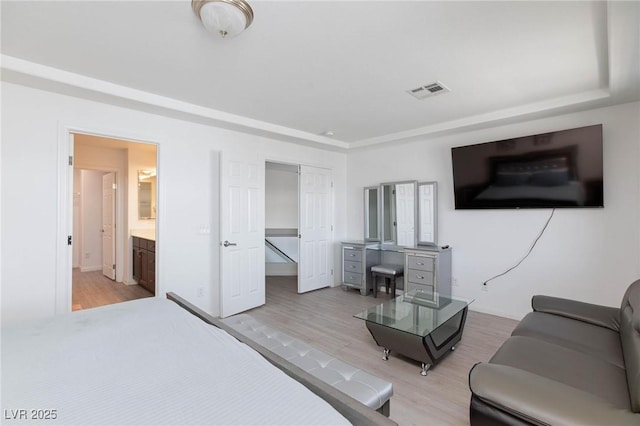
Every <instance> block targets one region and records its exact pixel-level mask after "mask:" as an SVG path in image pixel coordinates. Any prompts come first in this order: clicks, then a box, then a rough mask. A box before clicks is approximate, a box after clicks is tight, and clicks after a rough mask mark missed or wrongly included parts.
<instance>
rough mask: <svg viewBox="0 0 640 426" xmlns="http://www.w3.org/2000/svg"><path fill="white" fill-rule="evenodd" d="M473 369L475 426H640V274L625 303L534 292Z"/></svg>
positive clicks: (470, 382) (470, 377)
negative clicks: (526, 309) (595, 302)
mask: <svg viewBox="0 0 640 426" xmlns="http://www.w3.org/2000/svg"><path fill="white" fill-rule="evenodd" d="M532 307H533V312H531V313H529V314H527V315H526V316H525V317H524V318H523V319H522V321H521V322H520V324H518V326H517V327H516V328H515V330H514V331H513V333H512V334H511V337H509V338H508V339H507V340H506V342H505V343H504V344H503V345H502V346H501V347H500V349H499V350H498V352H496V354H495V355H494V356H493V357H492V358H491V360H490V361H489V362H488V363H479V364H476V365H475V366H474V367H473V368H472V369H471V372H470V373H469V386H470V388H471V407H470V420H471V424H472V425H495V424H509V425H524V424H536V425H541V424H545V425H555V424H571V425H577V424H580V425H587V424H593V425H640V280H638V281H636V282H634V283H633V284H631V285H630V286H629V288H628V289H627V291H626V292H625V295H624V297H623V299H622V304H621V307H620V309H618V308H612V307H607V306H600V305H592V304H588V303H582V302H578V301H574V300H567V299H560V298H555V297H548V296H534V297H533V300H532Z"/></svg>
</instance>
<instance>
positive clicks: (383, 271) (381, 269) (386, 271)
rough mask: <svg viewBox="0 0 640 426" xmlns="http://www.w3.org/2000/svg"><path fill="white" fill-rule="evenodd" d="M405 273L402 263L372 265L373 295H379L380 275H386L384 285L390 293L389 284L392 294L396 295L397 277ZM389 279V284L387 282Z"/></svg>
mask: <svg viewBox="0 0 640 426" xmlns="http://www.w3.org/2000/svg"><path fill="white" fill-rule="evenodd" d="M403 274H404V267H403V266H402V265H391V264H381V265H375V266H372V267H371V281H373V297H378V277H384V283H385V284H384V285H385V287H386V288H387V294H389V285H390V286H391V292H392V293H391V295H392V296H393V297H396V278H398V277H401V276H402V275H403ZM387 280H389V284H387Z"/></svg>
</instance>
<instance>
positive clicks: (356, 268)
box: [344, 260, 362, 274]
mask: <svg viewBox="0 0 640 426" xmlns="http://www.w3.org/2000/svg"><path fill="white" fill-rule="evenodd" d="M348 272H357V273H362V262H353V261H351V260H345V261H344V273H345V274H346V273H348Z"/></svg>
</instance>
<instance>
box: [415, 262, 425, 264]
mask: <svg viewBox="0 0 640 426" xmlns="http://www.w3.org/2000/svg"><path fill="white" fill-rule="evenodd" d="M416 264H417V265H424V262H416Z"/></svg>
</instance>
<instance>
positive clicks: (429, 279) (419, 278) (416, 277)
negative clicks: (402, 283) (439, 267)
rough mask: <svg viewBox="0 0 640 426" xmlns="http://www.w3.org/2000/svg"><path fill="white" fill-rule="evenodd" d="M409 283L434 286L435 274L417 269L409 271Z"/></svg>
mask: <svg viewBox="0 0 640 426" xmlns="http://www.w3.org/2000/svg"><path fill="white" fill-rule="evenodd" d="M407 281H408V282H411V283H416V284H422V285H430V286H432V285H433V273H431V272H430V271H420V270H416V269H409V271H408V273H407Z"/></svg>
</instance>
